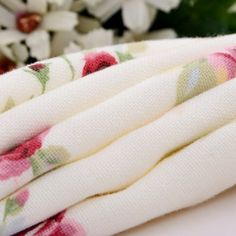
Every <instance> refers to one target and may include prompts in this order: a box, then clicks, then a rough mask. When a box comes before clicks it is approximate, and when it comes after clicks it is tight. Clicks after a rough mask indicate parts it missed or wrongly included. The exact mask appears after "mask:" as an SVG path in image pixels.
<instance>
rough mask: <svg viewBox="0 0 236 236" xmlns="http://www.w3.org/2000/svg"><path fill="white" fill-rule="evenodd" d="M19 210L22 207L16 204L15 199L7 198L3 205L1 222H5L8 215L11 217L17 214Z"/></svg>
mask: <svg viewBox="0 0 236 236" xmlns="http://www.w3.org/2000/svg"><path fill="white" fill-rule="evenodd" d="M21 209H22V207H21V206H20V205H19V204H18V203H17V201H16V199H15V198H8V199H7V200H6V203H5V210H4V216H3V221H5V220H6V218H7V217H8V216H9V215H11V216H13V215H15V214H17V213H18V212H19V211H21Z"/></svg>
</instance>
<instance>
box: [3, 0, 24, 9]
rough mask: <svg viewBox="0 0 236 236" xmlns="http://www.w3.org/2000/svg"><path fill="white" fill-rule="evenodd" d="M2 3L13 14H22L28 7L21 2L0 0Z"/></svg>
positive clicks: (17, 0)
mask: <svg viewBox="0 0 236 236" xmlns="http://www.w3.org/2000/svg"><path fill="white" fill-rule="evenodd" d="M0 3H1V4H2V5H4V6H6V7H7V8H8V9H10V10H11V11H13V12H22V11H25V10H26V5H25V4H24V3H23V2H22V1H19V0H0Z"/></svg>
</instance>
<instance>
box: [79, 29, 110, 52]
mask: <svg viewBox="0 0 236 236" xmlns="http://www.w3.org/2000/svg"><path fill="white" fill-rule="evenodd" d="M113 38H114V37H113V31H111V30H105V29H103V28H101V29H98V30H93V31H91V32H90V33H88V34H86V35H81V36H80V37H79V38H78V42H79V44H81V45H82V47H83V48H85V49H88V48H95V47H102V46H108V45H111V44H112V43H113ZM94 39H96V40H94Z"/></svg>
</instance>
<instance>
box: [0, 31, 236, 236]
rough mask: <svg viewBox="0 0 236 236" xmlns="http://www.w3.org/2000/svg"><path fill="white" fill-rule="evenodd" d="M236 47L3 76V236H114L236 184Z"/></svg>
mask: <svg viewBox="0 0 236 236" xmlns="http://www.w3.org/2000/svg"><path fill="white" fill-rule="evenodd" d="M235 40H236V35H228V36H221V37H216V38H204V39H203V38H195V39H174V40H162V41H146V42H140V43H131V44H125V45H117V46H111V47H105V48H98V49H93V50H90V51H84V52H80V53H76V54H71V55H66V56H63V57H59V58H53V59H50V60H47V61H42V62H37V63H35V64H32V65H29V66H27V67H24V68H21V69H18V70H15V71H12V72H10V73H7V74H4V75H2V76H1V77H0V110H1V114H0V235H2V236H10V235H13V234H15V235H18V236H24V235H25V236H31V235H34V236H55V235H57V236H62V235H63V236H85V235H87V236H89V235H92V236H93V235H94V236H97V235H98V236H99V235H101V236H103V235H113V234H116V233H119V232H122V231H124V230H127V229H129V228H132V227H134V226H137V225H139V224H142V223H144V222H146V221H149V220H151V219H154V218H156V217H159V216H162V215H164V214H167V213H170V212H173V211H176V210H178V209H182V208H186V207H189V206H193V205H196V204H198V203H200V202H203V201H205V200H207V199H209V198H212V197H214V196H215V195H217V194H219V193H221V192H222V191H224V190H226V189H228V188H230V187H232V186H234V185H235V183H236V159H235V152H236V145H235V141H236V123H235V119H236V92H235V91H236V80H234V78H235V77H236V45H235ZM193 45H194V46H193Z"/></svg>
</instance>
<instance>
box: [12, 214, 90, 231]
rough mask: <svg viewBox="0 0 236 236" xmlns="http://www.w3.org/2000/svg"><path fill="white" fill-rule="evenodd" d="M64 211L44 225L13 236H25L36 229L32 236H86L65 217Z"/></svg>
mask: <svg viewBox="0 0 236 236" xmlns="http://www.w3.org/2000/svg"><path fill="white" fill-rule="evenodd" d="M65 213H66V211H62V212H60V213H58V214H57V215H55V216H53V217H51V218H49V219H48V220H46V221H45V223H44V224H43V225H42V226H41V227H39V228H38V225H36V226H33V227H31V228H29V229H27V230H25V231H22V232H21V233H18V234H16V235H15V236H26V235H27V233H30V232H31V230H35V229H36V228H38V230H37V231H36V232H34V233H33V235H32V234H30V235H32V236H86V232H85V230H84V229H83V228H82V226H81V225H79V224H78V223H77V222H76V221H74V220H72V219H68V218H66V217H65Z"/></svg>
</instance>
